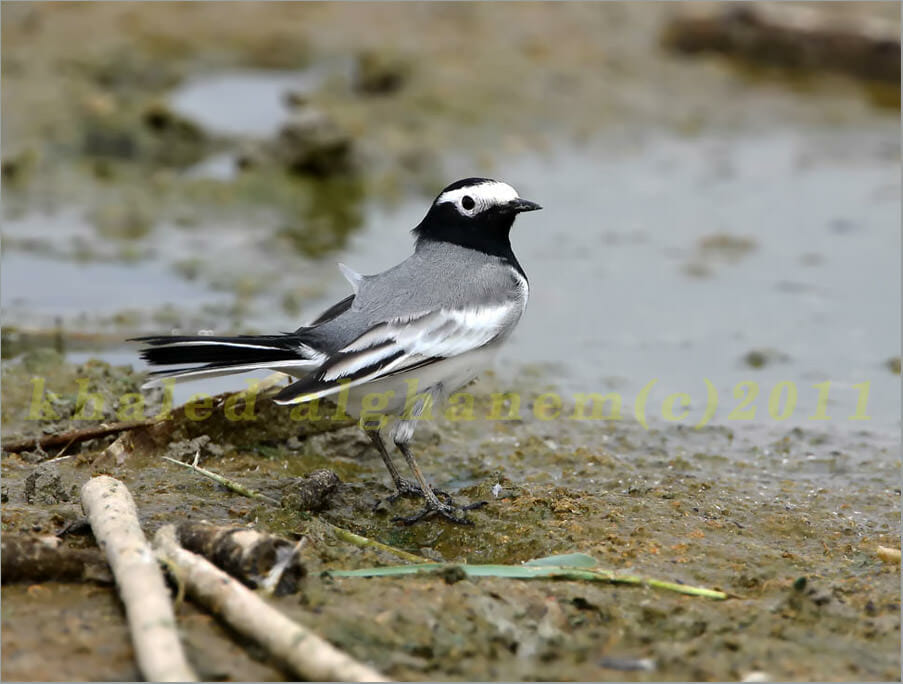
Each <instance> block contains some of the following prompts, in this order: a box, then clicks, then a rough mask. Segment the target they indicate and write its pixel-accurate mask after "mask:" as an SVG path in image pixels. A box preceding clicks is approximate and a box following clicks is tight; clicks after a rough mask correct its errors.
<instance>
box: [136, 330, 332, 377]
mask: <svg viewBox="0 0 903 684" xmlns="http://www.w3.org/2000/svg"><path fill="white" fill-rule="evenodd" d="M133 341H136V342H144V343H145V344H147V345H148V346H147V347H145V348H144V349H142V350H141V358H143V359H144V360H145V361H147V362H148V364H150V365H152V366H190V367H189V368H180V369H168V370H160V371H154V372H153V373H151V375H155V376H159V375H169V376H171V377H175V378H180V377H183V378H188V377H191V376H204V375H207V376H211V375H227V374H230V373H241V372H244V371H247V370H256V369H260V368H272V369H274V370H282V371H284V372H286V373H289V374H291V375H295V374H296V373H293V372H292V371H293V370H294V371H297V372H298V373H300V374H301V375H304V374H306V373H307V371H309V370H310V369H311V368H312V367H314V366H316V365H317V363H318V358H320V357H322V354H321V353H320V352H318V351H316V350H315V349H313V348H311V347H309V346H308V345H306V344H305V343H304V342H302V341H301V339H300V338H299V337H298V336H297V335H292V334H286V335H241V336H239V337H213V336H206V335H196V336H194V335H188V336H186V335H174V336H166V337H163V336H161V337H137V338H134V340H133Z"/></svg>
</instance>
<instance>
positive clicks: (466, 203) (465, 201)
mask: <svg viewBox="0 0 903 684" xmlns="http://www.w3.org/2000/svg"><path fill="white" fill-rule="evenodd" d="M461 206H462V207H464V208H465V209H467V211H470V210H471V209H473V208H474V206H476V202H474V201H473V197H471V196H470V195H464V197H462V198H461Z"/></svg>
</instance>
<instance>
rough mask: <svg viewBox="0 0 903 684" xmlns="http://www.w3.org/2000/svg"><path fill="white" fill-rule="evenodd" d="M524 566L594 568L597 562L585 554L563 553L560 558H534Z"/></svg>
mask: <svg viewBox="0 0 903 684" xmlns="http://www.w3.org/2000/svg"><path fill="white" fill-rule="evenodd" d="M524 565H554V566H556V567H559V568H595V567H598V565H599V561H597V560H596V559H595V558H593V557H592V556H588V555H586V554H585V553H565V554H562V555H560V556H546V557H545V558H534V559H533V560H530V561H527V562H526V563H524Z"/></svg>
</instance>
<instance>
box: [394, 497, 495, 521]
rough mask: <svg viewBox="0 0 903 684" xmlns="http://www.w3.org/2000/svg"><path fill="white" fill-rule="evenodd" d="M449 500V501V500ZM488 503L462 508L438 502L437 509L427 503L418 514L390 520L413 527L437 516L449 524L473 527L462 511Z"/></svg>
mask: <svg viewBox="0 0 903 684" xmlns="http://www.w3.org/2000/svg"><path fill="white" fill-rule="evenodd" d="M449 500H451V499H450V498H449ZM488 503H489V502H488V501H475V502H474V503H469V504H466V505H464V506H456V505H454V502H451V503H445V502H442V501H440V502H439V506H438V508H431V507H430V505H429V502H427V506H426V508H424V509H423V510H422V511H420V512H419V513H416V514H414V515H412V516H408V517H404V516H396V517H394V518H392V522H397V523H401V524H402V525H413V524H414V523H418V522H420V521H421V520H428V519H430V518H432V517H434V516H437V515H439V516H442V517H443V518H445V519H446V520H448V521H449V522H453V523H455V524H456V525H473V520H469V519H468V518H467V517H466V516H465V515H464V511H472V510H475V509H477V508H482V507H483V506H485V505H487V504H488Z"/></svg>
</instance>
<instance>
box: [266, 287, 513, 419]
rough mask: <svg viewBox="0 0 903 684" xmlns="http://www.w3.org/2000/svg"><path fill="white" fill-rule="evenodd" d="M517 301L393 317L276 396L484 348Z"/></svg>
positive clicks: (314, 392) (334, 388)
mask: <svg viewBox="0 0 903 684" xmlns="http://www.w3.org/2000/svg"><path fill="white" fill-rule="evenodd" d="M520 313H521V306H520V305H519V304H518V303H516V302H506V303H499V304H491V305H484V306H479V307H472V308H465V309H439V310H436V311H431V312H426V313H422V314H416V315H412V316H405V317H400V318H394V319H391V320H388V321H384V322H382V323H378V324H376V325H374V326H372V327H371V328H369V329H368V330H367V331H366V332H364V333H363V334H362V335H360V336H358V337H357V338H356V339H354V340H353V341H352V342H350V343H349V344H347V345H345V346H344V347H342V348H341V349H339V350H338V351H337V352H335V353H334V354H332V355H330V356H329V358H327V359H326V361H325V362H324V363H323V364H322V365H321V366H320V367H319V368H318V369H317V370H316V371H315V372H313V373H311V374H310V375H308V376H307V377H305V378H303V379H302V380H299V381H298V382H296V383H293V384H291V385H289V386H288V387H286V388H285V389H284V390H283V391H282V392H280V393H279V394H278V395H277V396H276V397H275V400H276V402H277V403H281V404H294V403H301V402H304V401H310V400H312V399H316V398H319V397H324V396H328V395H330V394H335V393H337V392H340V391H341V390H342V389H345V388H350V387H354V386H356V385H361V384H363V383H366V382H371V381H374V380H378V379H380V378H384V377H388V376H391V375H395V374H397V373H401V372H403V371H406V370H411V369H413V368H415V367H417V368H420V367H423V366H425V365H429V364H431V363H435V362H437V361H440V360H442V359H447V358H450V357H453V356H458V355H460V354H464V353H466V352H469V351H473V350H476V349H479V348H480V347H483V346H485V345H487V344H489V343H490V342H492V341H493V340H495V339H496V338H497V337H499V336H500V335H501V334H502V333H504V332H505V331H506V330H507V329H508V328H509V325H510V324H511V323H512V322H514V321H516V320H517V317H518V316H519V315H520Z"/></svg>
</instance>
